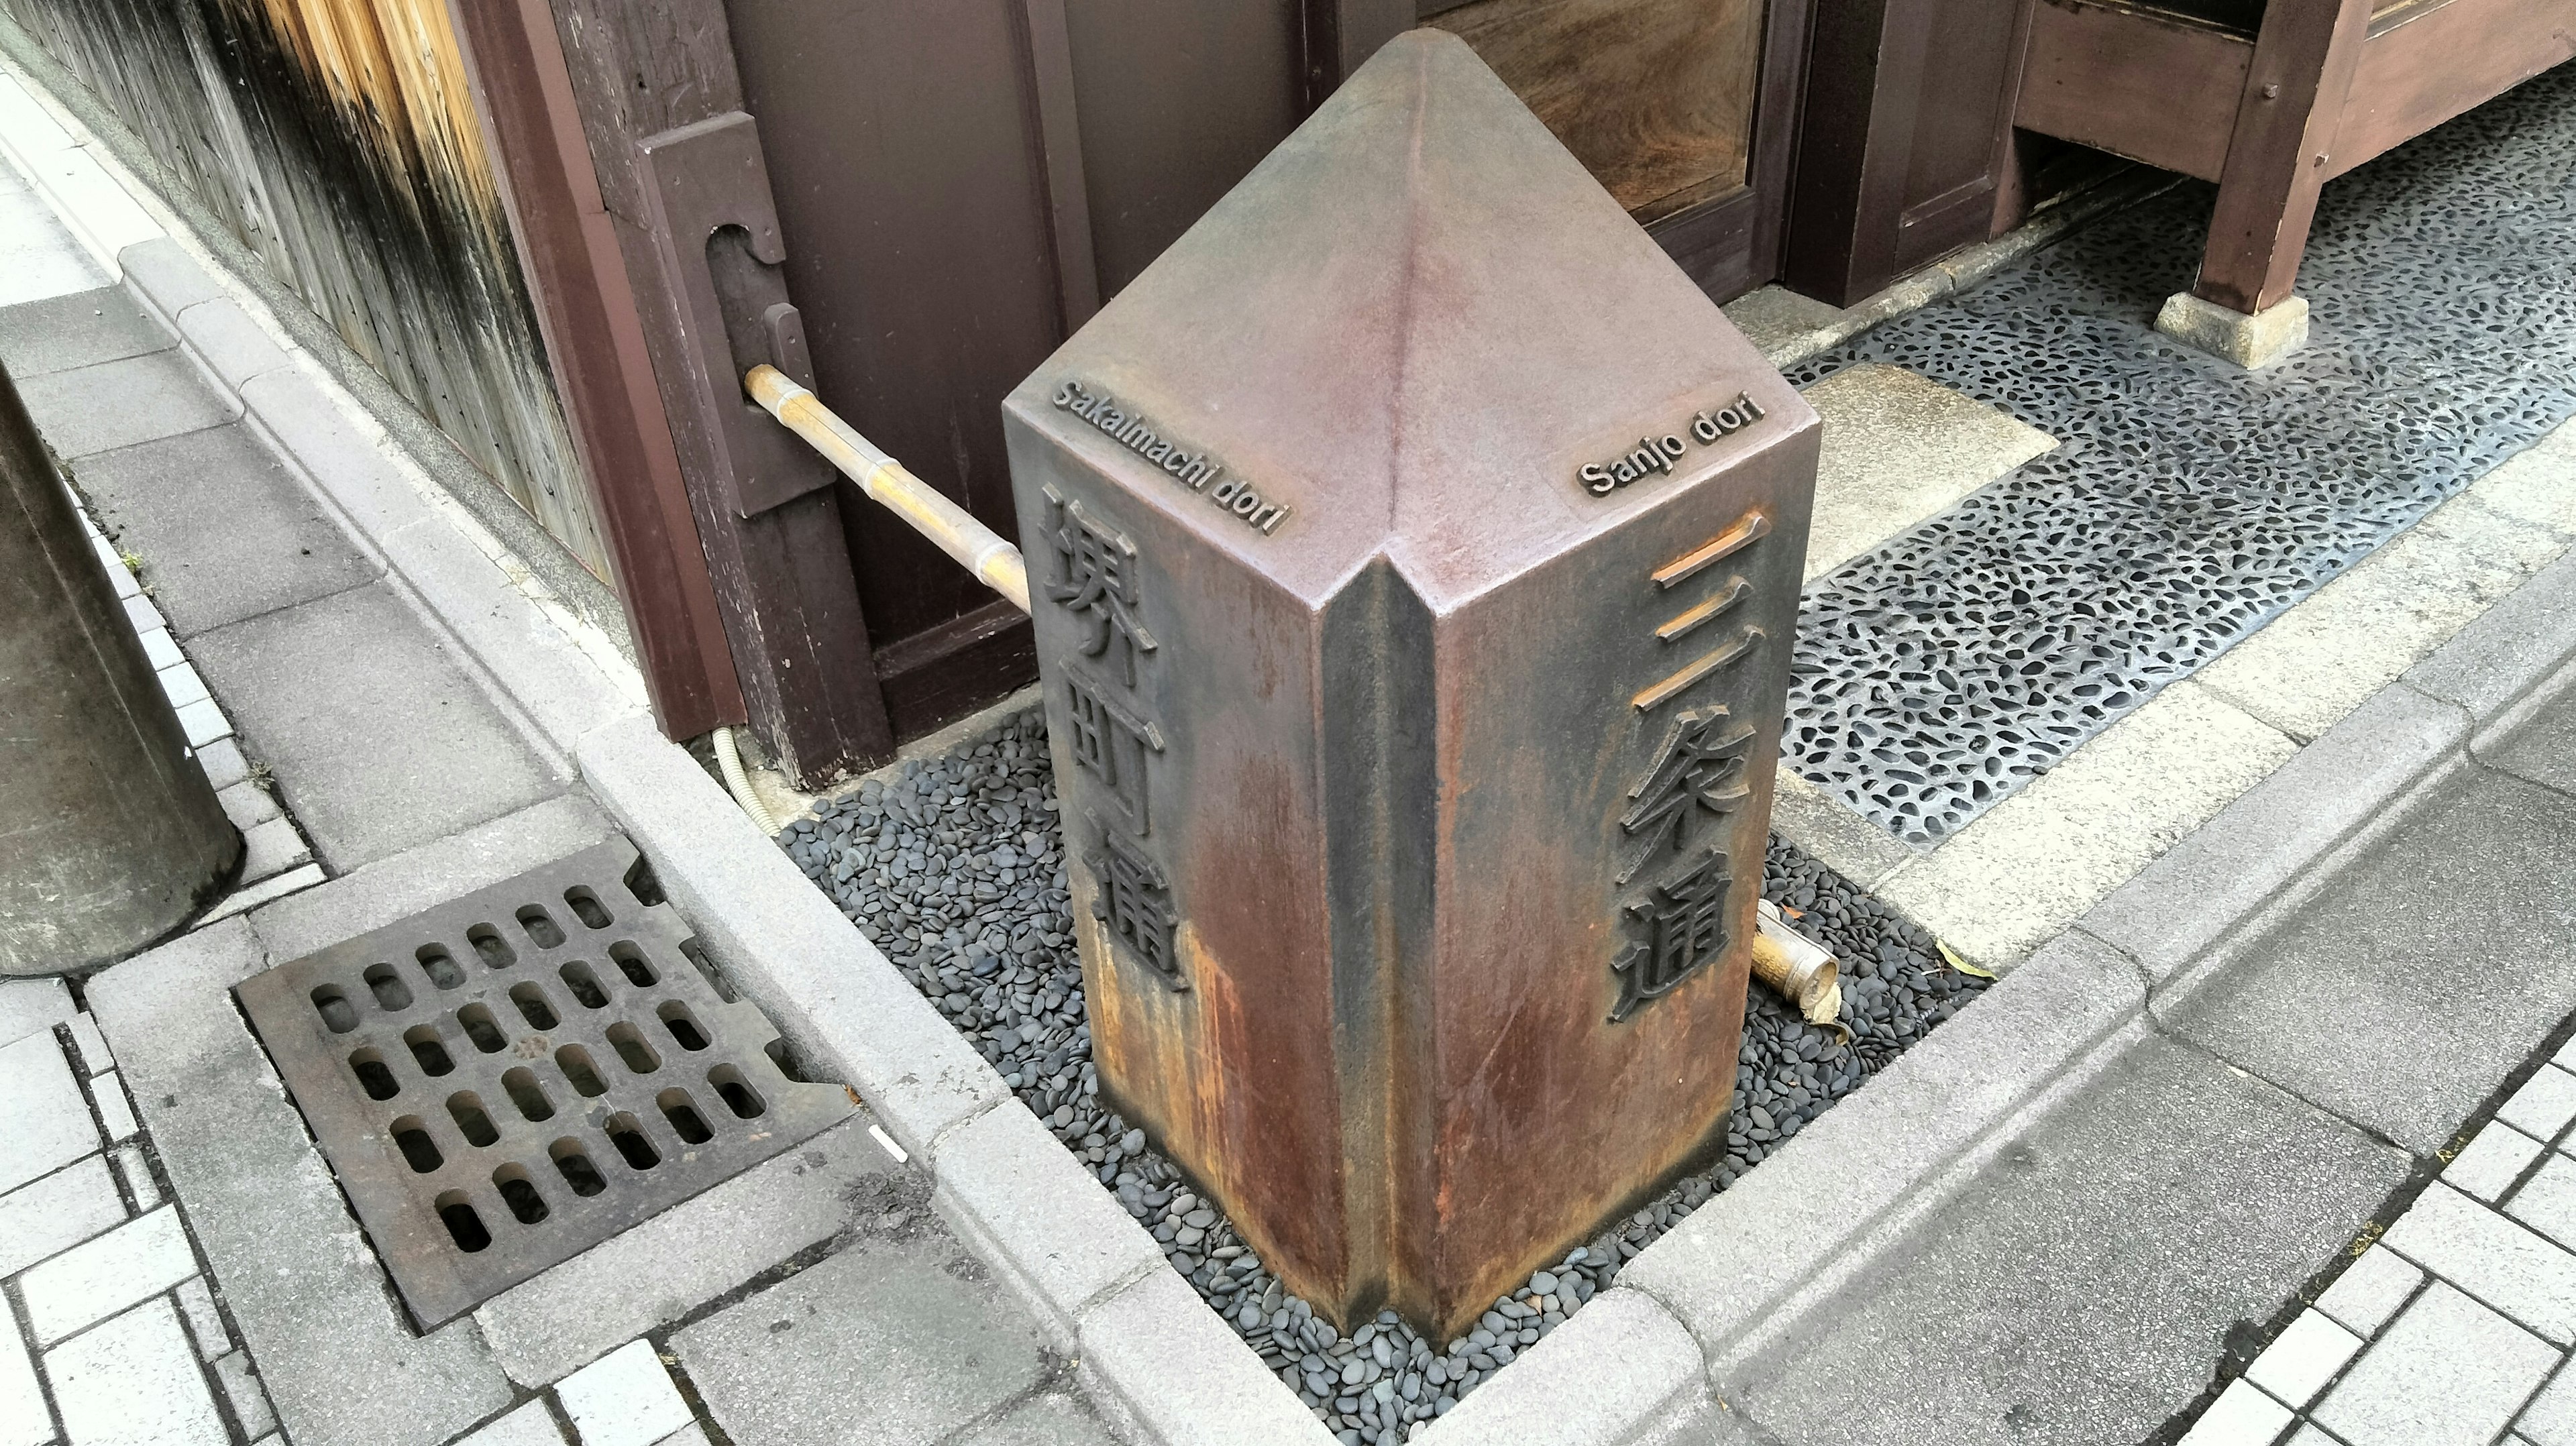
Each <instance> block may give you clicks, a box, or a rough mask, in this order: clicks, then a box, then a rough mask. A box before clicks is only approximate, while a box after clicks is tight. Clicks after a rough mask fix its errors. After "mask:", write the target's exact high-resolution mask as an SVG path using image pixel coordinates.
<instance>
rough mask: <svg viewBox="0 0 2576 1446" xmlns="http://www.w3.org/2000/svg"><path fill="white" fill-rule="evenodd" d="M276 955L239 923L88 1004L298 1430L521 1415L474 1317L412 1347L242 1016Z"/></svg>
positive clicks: (370, 1431)
mask: <svg viewBox="0 0 2576 1446" xmlns="http://www.w3.org/2000/svg"><path fill="white" fill-rule="evenodd" d="M268 962H269V961H268V960H267V959H266V957H265V956H264V955H263V954H262V952H261V951H260V948H259V945H258V941H257V940H256V938H255V937H254V936H253V934H252V932H251V929H250V926H249V924H248V923H247V922H246V921H244V920H240V919H232V920H227V921H225V922H224V923H221V924H217V925H214V926H212V927H210V928H206V929H201V930H199V931H197V932H196V933H193V934H189V935H186V936H184V937H182V938H180V939H179V940H177V941H175V942H173V943H169V944H165V945H163V946H161V947H160V948H158V949H155V950H152V951H151V952H149V953H146V954H144V955H142V956H140V957H138V958H135V959H132V960H129V961H127V962H126V963H123V964H120V965H118V966H116V967H115V968H113V969H110V970H108V971H107V972H106V973H104V974H101V975H99V976H98V978H97V979H96V980H95V981H94V982H93V984H92V985H91V988H90V1004H91V1008H92V1010H93V1012H94V1013H95V1014H96V1015H97V1016H98V1023H99V1027H100V1028H101V1029H102V1030H103V1031H104V1032H105V1033H106V1035H107V1040H108V1043H109V1045H110V1046H111V1047H113V1048H114V1049H115V1050H116V1052H117V1057H118V1058H119V1059H120V1060H122V1061H124V1068H125V1069H126V1070H127V1071H128V1072H129V1073H130V1074H131V1075H132V1076H133V1082H134V1092H135V1096H136V1099H137V1101H138V1103H139V1104H140V1105H141V1106H142V1109H143V1113H144V1117H145V1121H146V1124H147V1125H148V1126H149V1128H150V1130H151V1133H152V1139H153V1143H154V1146H155V1148H156V1150H157V1151H158V1153H159V1155H160V1159H161V1163H162V1168H163V1169H164V1170H165V1171H166V1172H167V1173H168V1175H169V1178H170V1182H171V1184H172V1185H173V1186H174V1187H175V1188H176V1189H177V1191H178V1193H179V1197H180V1199H181V1200H182V1201H184V1202H185V1204H186V1208H187V1212H188V1223H189V1225H190V1227H191V1228H192V1230H193V1231H194V1233H195V1236H196V1240H197V1244H198V1246H199V1248H200V1249H201V1250H202V1252H203V1254H204V1257H205V1260H206V1262H207V1264H208V1265H209V1266H210V1267H211V1268H212V1271H213V1274H214V1277H215V1281H216V1284H217V1285H218V1286H219V1287H220V1288H221V1290H222V1291H223V1294H224V1297H225V1299H226V1300H227V1301H228V1302H229V1303H230V1305H231V1306H232V1312H233V1319H234V1321H235V1322H236V1323H237V1324H238V1325H239V1326H240V1327H241V1332H242V1338H243V1344H244V1345H246V1346H247V1347H249V1349H250V1351H251V1354H252V1357H253V1359H255V1360H257V1361H258V1362H259V1364H260V1369H261V1375H262V1377H263V1379H264V1381H265V1384H266V1385H267V1388H268V1393H269V1397H270V1399H271V1402H272V1404H273V1405H274V1406H275V1408H276V1411H277V1415H278V1417H279V1419H280V1420H281V1421H282V1422H283V1423H284V1424H285V1429H286V1432H287V1434H288V1435H289V1436H291V1437H293V1438H294V1439H296V1440H298V1441H302V1442H309V1443H313V1446H332V1443H343V1442H345V1443H353V1446H354V1443H361V1442H363V1443H366V1446H437V1443H440V1442H444V1441H446V1440H448V1439H450V1438H451V1437H454V1436H456V1435H457V1434H459V1433H461V1432H462V1431H464V1430H465V1429H466V1428H467V1427H469V1426H471V1425H473V1424H474V1423H475V1422H477V1421H479V1420H482V1419H483V1418H484V1417H486V1416H489V1415H491V1414H492V1413H493V1412H495V1411H497V1410H499V1409H500V1408H501V1407H503V1406H505V1405H507V1404H509V1402H510V1398H511V1389H510V1383H509V1381H508V1379H507V1378H506V1377H505V1376H504V1375H503V1374H502V1372H501V1368H500V1366H499V1365H498V1364H497V1363H495V1362H494V1361H493V1360H492V1358H491V1355H490V1353H489V1352H488V1351H487V1350H486V1349H485V1348H484V1346H483V1343H482V1341H481V1339H480V1337H479V1335H478V1334H477V1333H476V1332H475V1330H474V1329H473V1327H472V1325H471V1323H470V1322H456V1323H454V1324H451V1325H449V1326H447V1327H446V1328H444V1329H441V1330H439V1331H435V1332H433V1333H431V1334H429V1335H427V1336H415V1335H414V1334H412V1331H411V1328H410V1325H409V1323H408V1321H407V1320H406V1319H405V1317H404V1315H403V1313H402V1311H401V1309H400V1308H399V1307H398V1306H397V1305H396V1304H395V1303H394V1300H393V1297H392V1295H391V1293H390V1291H389V1290H388V1289H387V1286H386V1280H385V1275H384V1272H383V1270H382V1269H381V1267H379V1266H378V1265H377V1263H376V1258H375V1255H374V1253H373V1252H372V1251H371V1250H370V1249H369V1248H368V1245H367V1241H366V1237H365V1236H364V1234H363V1233H361V1231H360V1230H359V1228H358V1225H357V1222H356V1221H354V1220H352V1219H351V1218H350V1217H349V1214H348V1210H347V1207H346V1205H345V1204H344V1202H343V1201H342V1199H341V1197H340V1193H339V1188H338V1186H337V1185H336V1184H335V1183H334V1182H333V1180H332V1178H331V1173H330V1170H329V1168H328V1167H327V1166H325V1165H324V1164H323V1162H322V1159H321V1157H320V1155H318V1154H317V1153H316V1152H315V1151H314V1148H313V1143H312V1140H311V1138H310V1137H309V1136H308V1135H307V1134H306V1133H305V1128H304V1121H303V1118H302V1117H301V1116H299V1115H298V1114H297V1113H296V1112H295V1109H294V1107H293V1106H292V1105H290V1104H289V1103H287V1100H286V1095H285V1092H284V1089H283V1087H282V1086H281V1085H280V1084H279V1083H278V1079H277V1075H276V1073H275V1072H274V1071H273V1070H271V1069H270V1068H269V1065H268V1059H267V1056H266V1054H265V1053H263V1052H262V1050H261V1049H260V1046H259V1042H258V1040H257V1039H255V1038H253V1037H252V1035H251V1033H250V1030H249V1027H248V1026H247V1025H246V1024H244V1023H243V1021H242V1017H241V1014H240V1012H239V1010H237V1009H236V1008H235V1007H234V1005H233V1001H232V997H231V994H230V990H231V988H232V986H233V985H234V984H237V983H239V982H240V981H241V980H242V979H245V978H247V977H249V976H250V975H251V974H253V973H255V972H257V971H258V970H260V969H262V968H264V967H266V965H267V964H268ZM165 1309H166V1307H165Z"/></svg>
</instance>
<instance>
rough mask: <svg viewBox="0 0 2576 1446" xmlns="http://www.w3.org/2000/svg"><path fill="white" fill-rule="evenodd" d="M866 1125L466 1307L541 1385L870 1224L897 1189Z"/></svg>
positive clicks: (530, 1382) (853, 1124)
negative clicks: (846, 1231)
mask: <svg viewBox="0 0 2576 1446" xmlns="http://www.w3.org/2000/svg"><path fill="white" fill-rule="evenodd" d="M867 1126H868V1121H867V1119H866V1118H865V1117H864V1116H861V1117H854V1118H851V1119H848V1120H844V1121H842V1122H841V1123H840V1124H838V1125H835V1126H833V1127H832V1128H831V1129H829V1130H826V1131H824V1132H823V1133H822V1134H820V1135H817V1136H815V1137H814V1138H813V1139H811V1140H808V1141H806V1142H805V1143H804V1144H803V1145H800V1146H798V1147H797V1148H796V1149H795V1150H794V1151H793V1152H791V1153H789V1154H785V1155H780V1156H777V1157H775V1158H773V1159H769V1160H765V1161H762V1162H761V1163H760V1164H759V1165H757V1166H755V1167H753V1168H752V1169H750V1170H746V1171H744V1172H743V1173H742V1174H740V1175H737V1176H735V1177H734V1178H732V1179H730V1180H727V1181H725V1182H724V1183H723V1184H721V1185H718V1186H716V1187H715V1188H714V1189H712V1190H709V1191H707V1192H706V1193H705V1194H703V1195H698V1196H695V1197H693V1198H691V1199H688V1200H684V1201H682V1202H680V1203H679V1204H677V1205H674V1206H672V1207H671V1208H670V1209H668V1210H665V1211H663V1212H662V1213H661V1214H659V1215H656V1216H653V1217H652V1218H650V1219H648V1220H646V1221H644V1222H643V1223H642V1224H640V1225H637V1226H635V1227H634V1228H632V1229H630V1230H627V1231H625V1232H623V1233H621V1234H619V1235H617V1236H614V1237H612V1238H611V1239H609V1240H607V1241H606V1242H604V1243H602V1244H599V1245H596V1246H593V1247H591V1248H590V1249H588V1250H585V1251H583V1252H582V1253H581V1254H579V1255H576V1256H574V1257H573V1258H572V1259H570V1260H567V1261H565V1262H564V1263H563V1264H561V1265H558V1266H556V1267H554V1268H553V1269H551V1270H549V1271H547V1272H545V1273H544V1274H543V1275H540V1276H537V1277H536V1278H535V1279H533V1280H529V1281H526V1282H524V1283H522V1284H520V1285H516V1286H513V1287H511V1288H510V1289H508V1290H506V1291H503V1292H502V1293H501V1294H499V1295H497V1296H494V1297H493V1298H492V1299H490V1300H488V1301H485V1302H484V1303H483V1304H481V1305H479V1306H477V1307H475V1309H474V1312H473V1314H474V1322H475V1324H476V1325H478V1326H481V1327H482V1329H483V1338H484V1339H485V1340H486V1341H487V1342H489V1343H490V1344H491V1347H492V1354H493V1357H494V1359H496V1360H498V1361H500V1363H501V1368H502V1369H503V1370H506V1371H508V1372H509V1373H510V1377H511V1379H513V1380H515V1381H517V1382H518V1383H519V1384H521V1385H523V1386H540V1385H544V1384H546V1383H547V1382H549V1381H554V1380H557V1379H560V1378H562V1377H564V1376H567V1375H569V1374H571V1373H572V1372H573V1371H574V1370H575V1369H576V1368H578V1367H581V1366H583V1365H585V1364H586V1363H588V1362H589V1361H591V1360H593V1359H595V1358H597V1357H599V1356H601V1355H602V1354H604V1353H605V1352H607V1351H609V1350H611V1349H613V1348H615V1347H616V1346H618V1345H619V1344H620V1343H622V1342H625V1341H628V1340H632V1339H634V1338H635V1337H637V1336H640V1335H643V1334H644V1333H645V1332H647V1331H652V1330H658V1329H660V1328H661V1327H663V1326H665V1325H669V1324H670V1323H672V1322H674V1321H677V1320H680V1319H682V1318H684V1317H686V1316H687V1315H688V1314H689V1313H690V1312H692V1311H694V1310H696V1309H697V1307H698V1306H699V1305H700V1304H701V1303H702V1302H705V1301H710V1300H714V1299H716V1298H717V1297H719V1296H722V1295H724V1294H725V1293H726V1292H727V1291H730V1290H733V1289H735V1288H737V1287H739V1286H741V1285H742V1284H743V1283H745V1282H746V1281H749V1280H750V1279H752V1278H753V1277H754V1276H757V1275H759V1274H760V1273H761V1272H763V1271H765V1270H768V1269H770V1268H772V1267H774V1266H776V1265H778V1264H779V1263H780V1262H782V1261H785V1260H787V1259H788V1258H789V1257H791V1256H793V1255H795V1254H796V1253H797V1252H799V1251H802V1250H804V1249H806V1248H807V1247H809V1246H813V1245H816V1244H819V1243H821V1242H823V1241H826V1240H829V1239H831V1238H832V1237H833V1236H834V1235H836V1234H838V1233H840V1232H841V1231H842V1230H844V1229H846V1228H851V1227H853V1226H856V1225H860V1224H863V1223H865V1222H871V1221H873V1220H874V1219H875V1218H876V1217H877V1216H878V1214H879V1213H880V1212H881V1210H883V1209H884V1208H887V1207H888V1206H890V1205H891V1204H892V1202H893V1201H894V1200H895V1199H896V1194H897V1187H896V1186H895V1184H894V1182H893V1181H892V1180H890V1179H889V1176H890V1175H891V1174H892V1173H893V1165H894V1162H893V1161H892V1160H891V1159H890V1158H889V1157H888V1156H887V1155H886V1153H885V1152H884V1151H883V1150H881V1149H879V1148H877V1144H876V1141H874V1140H872V1139H870V1138H869V1137H868V1133H867ZM916 1208H917V1206H916Z"/></svg>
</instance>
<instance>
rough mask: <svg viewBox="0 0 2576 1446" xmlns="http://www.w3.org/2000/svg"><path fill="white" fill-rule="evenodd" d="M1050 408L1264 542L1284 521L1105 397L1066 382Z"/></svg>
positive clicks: (1242, 486)
mask: <svg viewBox="0 0 2576 1446" xmlns="http://www.w3.org/2000/svg"><path fill="white" fill-rule="evenodd" d="M1051 400H1052V401H1054V403H1055V404H1056V405H1057V406H1059V407H1062V408H1064V409H1065V410H1066V411H1068V412H1071V413H1073V414H1074V415H1075V416H1077V417H1080V418H1082V419H1083V420H1084V421H1086V422H1089V423H1090V424H1091V425H1093V426H1095V427H1098V428H1099V429H1100V430H1102V431H1104V432H1107V433H1108V434H1109V435H1110V436H1112V437H1114V438H1116V439H1117V440H1118V442H1119V444H1120V445H1122V446H1124V447H1125V448H1126V449H1127V450H1128V451H1130V452H1133V453H1135V454H1136V455H1137V456H1139V457H1142V458H1144V459H1145V460H1146V461H1148V462H1151V463H1153V464H1154V465H1155V466H1157V467H1160V468H1162V469H1163V470H1164V471H1166V472H1168V473H1170V474H1171V475H1172V476H1174V477H1176V478H1179V479H1180V483H1181V485H1182V486H1184V487H1187V488H1188V489H1190V490H1191V491H1193V492H1196V493H1197V494H1199V495H1200V496H1202V497H1204V498H1206V499H1207V500H1209V501H1210V502H1213V503H1215V504H1216V505H1217V506H1219V507H1222V508H1224V509H1225V510H1226V511H1228V512H1231V513H1233V514H1234V515H1235V516H1237V517H1240V518H1242V519H1243V520H1244V521H1245V522H1246V523H1248V524H1249V525H1251V526H1252V527H1254V528H1255V529H1257V530H1259V531H1260V533H1261V534H1262V535H1263V536H1265V537H1267V536H1269V535H1270V534H1272V533H1274V532H1277V531H1278V530H1279V524H1280V523H1282V522H1285V521H1287V520H1288V507H1287V505H1286V504H1285V503H1280V502H1272V501H1269V500H1267V499H1265V498H1263V497H1262V495H1261V494H1260V493H1258V492H1256V491H1254V490H1253V487H1252V483H1251V482H1250V481H1249V480H1247V479H1245V478H1242V477H1228V476H1226V475H1225V468H1223V467H1222V466H1219V465H1218V464H1217V463H1216V462H1215V461H1213V460H1211V459H1210V458H1209V457H1208V454H1207V453H1205V452H1192V451H1190V450H1189V449H1188V448H1187V447H1186V446H1184V445H1183V444H1181V443H1179V442H1176V441H1174V440H1172V439H1171V438H1170V437H1168V436H1166V435H1164V434H1163V433H1162V432H1161V431H1160V430H1159V429H1157V428H1156V427H1155V425H1154V423H1153V422H1152V421H1151V420H1149V419H1148V418H1146V417H1144V416H1141V415H1139V414H1138V413H1136V412H1134V411H1131V410H1129V409H1127V408H1125V407H1121V406H1119V405H1118V403H1117V401H1116V400H1115V399H1113V398H1112V397H1111V396H1110V395H1109V394H1108V393H1107V392H1096V391H1093V390H1091V389H1090V388H1089V387H1086V386H1084V385H1083V384H1082V383H1080V382H1076V381H1068V382H1065V383H1063V384H1062V385H1060V386H1058V387H1057V388H1056V389H1055V396H1054V397H1053V398H1051Z"/></svg>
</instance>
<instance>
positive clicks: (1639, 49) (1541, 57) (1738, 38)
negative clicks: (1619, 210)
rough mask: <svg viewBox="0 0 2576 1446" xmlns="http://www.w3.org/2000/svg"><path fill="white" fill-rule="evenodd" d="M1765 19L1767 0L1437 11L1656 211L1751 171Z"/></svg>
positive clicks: (1602, 170)
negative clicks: (1764, 12)
mask: <svg viewBox="0 0 2576 1446" xmlns="http://www.w3.org/2000/svg"><path fill="white" fill-rule="evenodd" d="M1762 20H1763V6H1762V3H1761V0H1472V3H1469V4H1466V5H1462V6H1459V7H1457V8H1455V9H1450V10H1444V11H1442V12H1440V13H1439V14H1437V15H1434V16H1432V17H1431V19H1430V22H1429V23H1431V24H1432V25H1434V26H1437V27H1439V28H1440V29H1443V30H1447V31H1450V32H1451V33H1453V34H1455V35H1457V36H1458V37H1459V38H1460V39H1462V40H1464V41H1466V42H1467V44H1468V45H1469V46H1470V47H1472V48H1473V49H1474V50H1475V52H1476V54H1477V55H1478V56H1480V57H1482V58H1483V60H1484V62H1485V63H1486V64H1487V65H1490V66H1492V67H1493V68H1494V73H1495V74H1496V75H1499V76H1501V77H1502V79H1503V82H1504V83H1505V84H1507V85H1509V86H1511V88H1512V90H1513V91H1514V93H1516V94H1518V95H1519V96H1520V98H1521V100H1522V101H1523V102H1524V103H1526V104H1527V105H1528V106H1529V108H1530V109H1531V110H1532V111H1534V112H1536V113H1537V115H1538V118H1539V119H1540V120H1542V121H1544V122H1546V123H1547V128H1548V129H1549V130H1550V131H1552V132H1554V133H1555V135H1556V138H1557V139H1558V140H1560V141H1562V142H1564V143H1565V148H1566V149H1567V150H1569V151H1572V152H1573V153H1574V156H1575V158H1576V159H1577V160H1580V161H1582V162H1583V164H1584V165H1585V166H1586V167H1587V168H1589V169H1590V170H1591V172H1592V174H1593V176H1594V177H1595V178H1597V179H1598V180H1599V181H1600V182H1601V184H1602V185H1603V186H1604V187H1605V188H1607V189H1608V190H1609V192H1610V194H1611V195H1613V196H1615V197H1617V198H1618V200H1619V204H1620V205H1622V206H1625V207H1627V208H1628V214H1630V215H1632V216H1634V217H1636V218H1637V220H1638V221H1640V222H1651V221H1655V220H1659V219H1661V218H1663V217H1666V216H1670V215H1673V214H1675V213H1676V212H1679V211H1682V210H1684V209H1686V208H1688V207H1690V206H1693V205H1697V204H1699V203H1701V202H1704V201H1708V200H1712V199H1714V198H1716V197H1719V196H1723V195H1725V194H1726V193H1727V192H1729V191H1733V190H1736V189H1739V188H1741V187H1742V186H1744V185H1745V184H1746V181H1747V178H1748V171H1749V168H1750V162H1751V153H1752V138H1753V112H1754V97H1755V89H1756V85H1757V82H1758V80H1759V71H1760V63H1761V58H1762Z"/></svg>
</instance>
